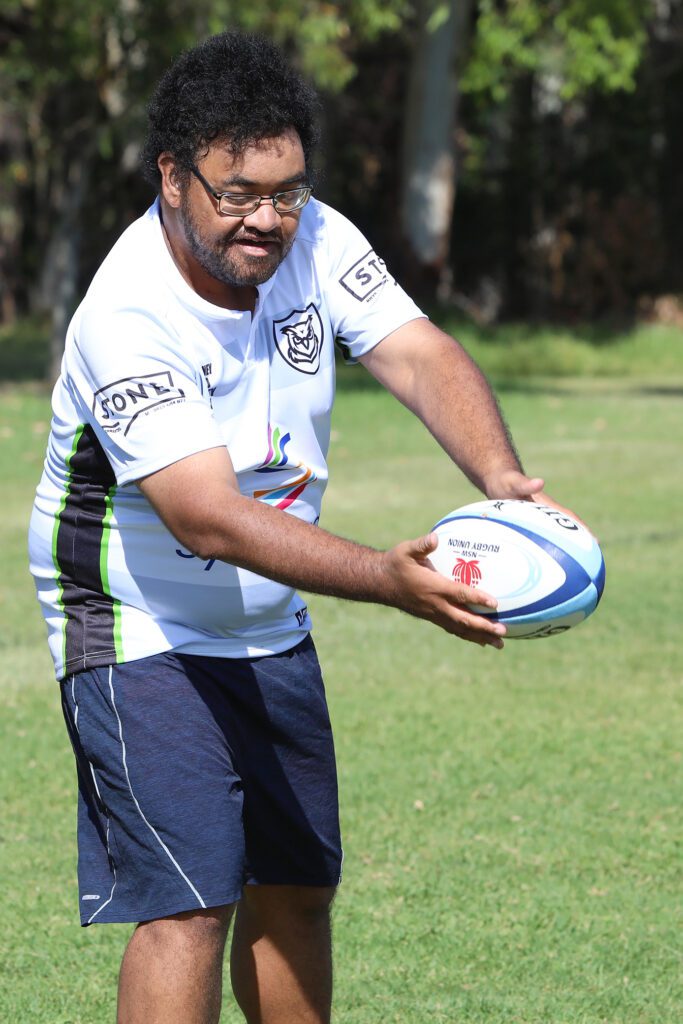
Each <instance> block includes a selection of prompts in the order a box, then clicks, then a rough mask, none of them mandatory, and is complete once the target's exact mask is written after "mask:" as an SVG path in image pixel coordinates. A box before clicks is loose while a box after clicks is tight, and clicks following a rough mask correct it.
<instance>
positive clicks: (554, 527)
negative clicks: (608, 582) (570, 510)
mask: <svg viewBox="0 0 683 1024" xmlns="http://www.w3.org/2000/svg"><path fill="white" fill-rule="evenodd" d="M433 532H434V533H436V535H437V536H438V538H439V545H438V547H437V549H436V551H434V552H432V554H431V555H430V556H429V558H430V561H431V562H432V564H433V566H434V568H435V569H437V570H438V571H439V572H440V573H442V574H443V575H444V576H447V577H448V578H449V579H453V580H456V581H457V582H459V583H464V584H466V585H467V586H471V587H478V588H479V589H481V590H485V591H486V592H487V593H489V594H492V595H493V596H494V597H495V598H497V600H498V608H497V610H496V611H495V612H492V611H491V610H490V609H484V608H481V607H478V606H477V607H475V606H472V610H473V611H476V612H477V613H478V614H481V615H484V616H485V617H486V618H489V619H495V620H497V621H498V622H504V623H505V625H506V626H507V634H506V636H507V637H511V638H520V639H532V638H540V637H546V636H554V635H555V634H557V633H564V632H566V630H568V629H571V628H572V626H576V625H578V624H579V622H583V620H584V619H586V618H588V616H589V615H590V614H591V613H592V612H594V611H595V609H596V607H597V605H598V601H599V600H600V597H601V596H602V591H603V587H604V585H605V562H604V559H603V557H602V552H601V550H600V546H599V545H598V542H597V541H596V539H595V537H594V536H593V535H592V533H590V532H589V531H588V530H587V529H586V528H585V527H584V526H582V525H581V524H580V523H577V522H576V521H575V520H574V519H571V518H570V517H569V516H567V515H565V514H564V513H563V512H560V511H558V509H556V508H552V507H551V506H549V505H537V504H536V503H535V502H532V501H516V500H511V499H510V500H505V501H477V502H474V503H473V504H472V505H465V506H463V508H457V509H455V511H454V512H450V513H449V514H448V515H447V516H444V518H443V519H440V520H439V522H438V523H437V524H436V526H435V527H434V529H433Z"/></svg>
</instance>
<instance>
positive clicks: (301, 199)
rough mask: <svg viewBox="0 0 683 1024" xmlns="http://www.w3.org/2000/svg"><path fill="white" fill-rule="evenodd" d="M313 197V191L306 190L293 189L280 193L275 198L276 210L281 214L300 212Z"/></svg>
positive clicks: (306, 188)
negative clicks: (311, 196) (300, 208)
mask: <svg viewBox="0 0 683 1024" xmlns="http://www.w3.org/2000/svg"><path fill="white" fill-rule="evenodd" d="M310 195H311V189H310V188H308V187H305V188H291V189H289V190H288V191H287V192H278V193H277V195H274V196H273V200H274V202H275V208H276V209H277V210H279V211H280V212H281V213H291V212H292V211H293V210H298V209H299V207H301V206H304V205H305V204H306V203H307V202H308V200H309V198H310Z"/></svg>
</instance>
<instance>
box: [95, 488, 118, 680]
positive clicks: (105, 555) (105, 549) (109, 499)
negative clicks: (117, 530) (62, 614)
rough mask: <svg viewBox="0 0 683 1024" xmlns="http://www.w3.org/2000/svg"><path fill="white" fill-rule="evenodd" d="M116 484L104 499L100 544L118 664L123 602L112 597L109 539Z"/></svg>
mask: <svg viewBox="0 0 683 1024" xmlns="http://www.w3.org/2000/svg"><path fill="white" fill-rule="evenodd" d="M115 494H116V484H114V485H113V486H112V487H110V488H109V491H108V492H107V495H106V497H105V499H104V504H105V507H106V511H105V513H104V519H103V520H102V540H101V542H100V577H101V579H102V592H103V593H104V594H107V595H108V596H109V597H111V599H112V611H113V612H114V648H115V650H116V660H117V662H121V661H123V642H122V638H121V602H120V601H119V599H118V598H116V597H114V596H113V595H112V592H111V589H110V586H109V538H110V537H111V520H112V517H113V515H114V495H115Z"/></svg>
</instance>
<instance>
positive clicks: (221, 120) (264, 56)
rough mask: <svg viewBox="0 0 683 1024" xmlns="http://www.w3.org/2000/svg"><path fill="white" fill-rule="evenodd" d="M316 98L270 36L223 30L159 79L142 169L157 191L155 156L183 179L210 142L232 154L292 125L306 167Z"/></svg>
mask: <svg viewBox="0 0 683 1024" xmlns="http://www.w3.org/2000/svg"><path fill="white" fill-rule="evenodd" d="M318 106H319V102H318V98H317V95H316V93H315V91H314V90H313V89H312V88H311V86H310V85H308V83H307V82H306V81H304V79H303V78H302V77H301V75H299V74H298V72H296V71H295V70H294V69H293V68H291V67H290V66H289V65H288V63H287V61H286V60H285V57H284V54H283V53H282V51H281V50H280V49H278V47H277V46H276V45H275V44H274V43H272V42H271V41H270V40H269V39H265V38H263V37H262V36H258V35H248V34H246V33H241V32H222V33H221V34H220V35H216V36H211V37H210V38H209V39H207V40H205V41H204V42H203V43H200V44H199V45H198V46H195V47H194V48H193V49H191V50H186V51H185V52H184V53H182V54H181V55H180V56H179V57H178V58H177V59H176V60H175V61H174V63H173V64H172V65H171V67H170V68H169V69H168V71H167V72H166V73H165V74H164V75H163V76H162V78H161V80H160V81H159V84H158V85H157V88H156V91H155V92H154V95H153V96H152V100H151V102H150V105H149V109H148V116H149V128H148V133H147V139H146V141H145V145H144V147H143V149H142V152H141V154H140V161H141V165H142V172H143V174H144V176H145V178H146V179H147V180H148V181H149V182H150V184H152V185H153V186H154V187H155V188H156V189H157V190H158V189H159V187H160V184H161V175H160V173H159V168H158V166H157V159H158V158H159V155H160V154H161V153H163V152H169V153H172V154H173V156H174V157H175V160H176V164H177V167H178V169H179V171H180V172H181V176H182V177H186V176H187V175H188V174H189V172H190V167H191V165H192V164H193V163H195V162H196V160H197V159H198V157H199V156H200V154H201V153H202V151H206V150H207V149H208V146H209V144H210V143H211V142H213V141H214V140H215V139H220V140H221V141H225V142H226V143H227V145H228V147H229V149H230V151H231V152H232V153H233V155H235V156H237V155H239V154H240V153H242V152H243V151H244V149H245V148H246V147H247V146H249V145H250V144H251V143H254V142H258V141H260V140H261V139H269V138H275V137H276V136H278V135H281V134H282V133H283V131H285V130H286V129H287V128H294V129H295V130H296V131H297V132H298V134H299V138H300V139H301V145H302V147H303V151H304V156H305V158H306V165H307V167H310V160H311V155H312V152H313V149H314V147H315V144H316V142H317V141H318V127H317V112H318Z"/></svg>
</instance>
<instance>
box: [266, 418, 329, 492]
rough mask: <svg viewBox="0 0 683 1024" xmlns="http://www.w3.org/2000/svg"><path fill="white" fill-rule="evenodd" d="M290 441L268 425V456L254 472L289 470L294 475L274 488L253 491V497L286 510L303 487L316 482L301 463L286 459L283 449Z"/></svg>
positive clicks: (306, 467)
mask: <svg viewBox="0 0 683 1024" xmlns="http://www.w3.org/2000/svg"><path fill="white" fill-rule="evenodd" d="M290 441H291V434H290V433H289V432H287V433H286V434H283V433H282V431H281V430H280V428H279V427H276V428H275V430H273V428H272V426H271V425H270V424H269V425H268V454H267V455H266V457H265V460H264V462H263V464H262V465H260V466H259V467H258V469H257V470H256V472H257V473H279V472H281V471H282V470H285V469H287V470H291V472H292V473H294V476H293V478H292V479H290V480H288V481H287V483H284V484H282V483H280V484H277V486H275V487H264V488H263V489H262V490H257V491H254V497H255V498H259V499H261V500H263V501H267V502H268V504H269V505H274V506H275V508H287V507H288V506H289V505H291V504H292V502H293V501H296V499H297V498H298V497H299V495H300V494H301V492H302V491H303V490H304V488H305V487H307V486H308V484H310V483H311V482H312V481H313V480H317V479H318V478H317V477H316V475H315V473H314V472H313V470H312V469H309V467H308V466H304V464H303V463H302V462H295V463H292V462H290V461H289V458H288V457H287V452H286V451H285V448H286V447H287V445H288V444H289V442H290Z"/></svg>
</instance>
